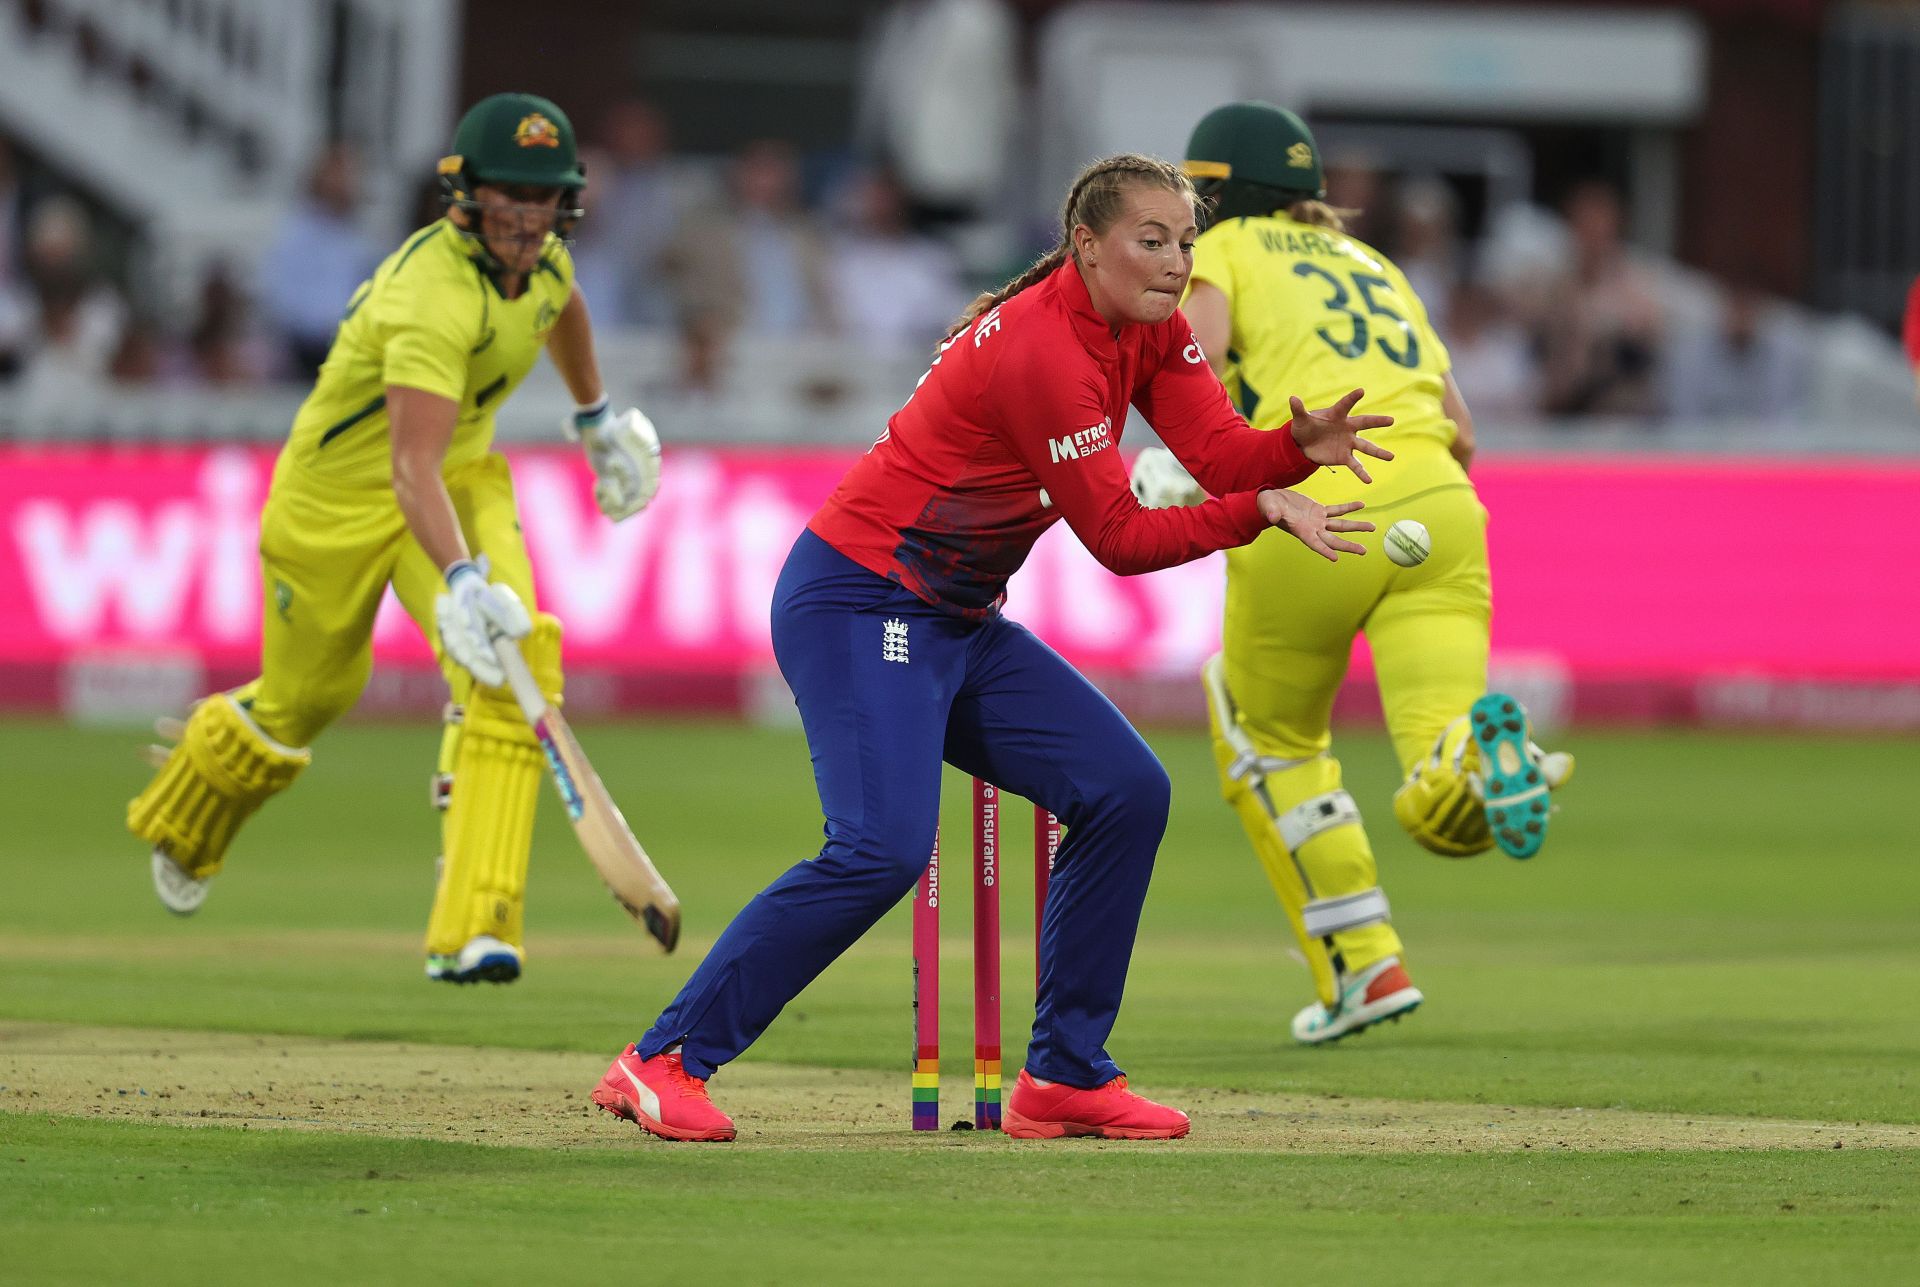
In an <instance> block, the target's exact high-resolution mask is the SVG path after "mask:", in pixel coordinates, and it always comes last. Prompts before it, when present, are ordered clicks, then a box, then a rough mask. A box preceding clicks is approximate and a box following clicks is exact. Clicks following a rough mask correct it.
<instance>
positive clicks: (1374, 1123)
mask: <svg viewBox="0 0 1920 1287" xmlns="http://www.w3.org/2000/svg"><path fill="white" fill-rule="evenodd" d="M606 1058H607V1056H605V1055H590V1054H555V1053H551V1052H536V1051H520V1050H502V1049H497V1048H492V1047H481V1048H474V1047H464V1046H439V1045H426V1044H404V1043H397V1042H372V1041H367V1042H361V1041H335V1040H320V1039H316V1038H312V1037H271V1036H257V1035H248V1034H232V1033H218V1032H174V1031H151V1030H146V1029H138V1028H98V1027H87V1026H80V1025H68V1024H36V1023H18V1022H4V1023H0V1111H7V1112H24V1113H59V1114H71V1115H75V1116H81V1117H94V1118H101V1119H109V1120H124V1121H139V1122H146V1123H151V1124H159V1125H175V1126H181V1125H186V1126H199V1125H216V1126H230V1127H232V1126H237V1127H246V1128H248V1129H261V1128H265V1129H293V1130H322V1131H339V1132H348V1133H355V1132H365V1133H372V1134H378V1135H386V1136H404V1137H412V1138H419V1139H445V1140H460V1141H465V1142H469V1143H478V1144H503V1145H519V1146H525V1147H535V1148H579V1149H586V1148H638V1147H654V1146H659V1147H665V1146H664V1145H658V1144H657V1142H654V1141H648V1140H644V1139H643V1138H642V1137H641V1136H640V1134H639V1133H638V1132H637V1131H636V1130H635V1129H634V1128H633V1127H631V1126H629V1125H627V1124H625V1123H622V1122H617V1121H615V1120H614V1119H612V1118H610V1117H607V1116H605V1115H604V1114H602V1113H600V1112H598V1111H597V1110H595V1109H594V1108H593V1106H592V1104H591V1103H590V1102H589V1100H588V1098H587V1095H588V1092H589V1091H590V1090H591V1089H592V1087H593V1085H594V1083H595V1082H596V1081H597V1080H598V1078H599V1077H600V1074H601V1073H602V1072H603V1071H605V1068H606ZM958 1071H960V1070H956V1072H958ZM906 1080H907V1079H906V1075H905V1073H904V1072H902V1073H901V1074H899V1075H891V1074H887V1073H880V1072H873V1071H870V1070H837V1069H827V1068H812V1067H797V1066H793V1065H778V1064H759V1063H741V1064H737V1065H735V1066H734V1067H732V1068H729V1069H728V1070H727V1072H726V1076H725V1078H724V1079H723V1080H717V1081H716V1083H715V1091H716V1093H717V1096H718V1098H719V1101H720V1103H721V1105H722V1107H724V1108H726V1109H727V1110H728V1111H729V1112H730V1113H732V1114H733V1116H734V1118H735V1119H736V1120H737V1121H738V1122H739V1124H740V1141H739V1145H738V1146H744V1147H749V1148H751V1147H756V1146H758V1147H775V1148H785V1149H794V1148H800V1149H846V1148H854V1149H872V1148H943V1147H948V1148H951V1147H968V1148H1004V1147H1044V1146H1041V1145H1024V1144H1015V1143H1013V1142H1009V1141H1004V1140H1001V1139H999V1138H998V1137H991V1138H990V1137H987V1136H983V1135H979V1134H974V1133H968V1132H961V1131H943V1132H941V1133H940V1134H939V1135H938V1136H933V1137H928V1136H920V1137H916V1136H914V1135H913V1133H912V1132H910V1131H908V1130H907V1129H905V1117H906V1114H905V1109H906V1103H907V1100H906ZM948 1085H949V1088H948V1092H947V1097H946V1105H945V1107H946V1108H947V1113H946V1116H945V1118H944V1119H943V1120H946V1121H949V1122H950V1121H952V1120H953V1119H954V1118H957V1117H960V1116H961V1115H962V1113H963V1111H970V1104H963V1102H962V1098H963V1096H967V1097H970V1095H971V1091H972V1085H971V1078H968V1077H963V1076H959V1075H956V1076H954V1077H952V1078H950V1079H949V1083H948ZM1155 1090H1156V1091H1157V1092H1158V1093H1160V1094H1161V1097H1163V1098H1164V1099H1166V1100H1167V1101H1168V1102H1170V1103H1175V1104H1179V1105H1181V1106H1182V1107H1184V1108H1186V1109H1187V1111H1188V1112H1189V1113H1191V1114H1192V1116H1193V1122H1194V1126H1193V1135H1192V1137H1191V1138H1190V1139H1188V1140H1186V1141H1184V1142H1183V1143H1181V1144H1178V1145H1175V1146H1173V1147H1178V1148H1182V1149H1200V1150H1203V1151H1209V1152H1212V1151H1220V1152H1239V1151H1258V1152H1290V1153H1353V1152H1364V1153H1468V1152H1506V1151H1521V1150H1526V1149H1535V1150H1543V1151H1573V1152H1612V1151H1627V1150H1644V1149H1770V1148H1806V1149H1816V1148H1819V1149H1831V1148H1836V1147H1845V1148H1920V1126H1913V1125H1891V1124H1879V1123H1863V1124H1861V1123H1837V1122H1811V1121H1780V1120H1771V1119H1763V1118H1743V1117H1705V1116H1700V1115H1698V1114H1693V1115H1687V1114H1663V1113H1639V1112H1628V1111H1624V1110H1619V1109H1583V1108H1533V1107H1521V1106H1515V1105H1506V1104H1461V1103H1448V1102H1437V1101H1430V1100H1405V1101H1402V1100H1384V1099H1348V1098H1338V1097H1331V1096H1325V1095H1287V1094H1277V1093H1259V1092H1233V1091H1221V1090H1215V1089H1200V1088H1178V1087H1165V1088H1160V1087H1156V1088H1155ZM1086 1146H1087V1147H1108V1146H1105V1145H1093V1144H1089V1145H1086ZM1114 1147H1127V1146H1114ZM1133 1147H1138V1146H1133Z"/></svg>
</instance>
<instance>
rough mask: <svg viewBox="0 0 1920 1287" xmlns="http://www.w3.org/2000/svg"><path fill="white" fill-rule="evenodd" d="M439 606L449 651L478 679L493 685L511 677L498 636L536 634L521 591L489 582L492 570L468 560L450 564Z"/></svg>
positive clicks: (442, 634)
mask: <svg viewBox="0 0 1920 1287" xmlns="http://www.w3.org/2000/svg"><path fill="white" fill-rule="evenodd" d="M433 611H434V616H435V617H436V618H437V619H438V621H439V625H440V646H441V647H442V648H444V649H446V653H447V656H449V657H451V658H453V659H454V660H455V661H457V662H459V663H460V664H461V665H462V666H465V667H466V668H467V670H468V672H469V673H470V674H472V676H473V678H474V682H475V683H478V684H481V685H483V686H485V687H488V688H495V687H498V686H499V685H500V684H502V683H504V682H505V681H506V678H507V676H506V672H504V671H502V670H501V669H500V659H499V658H498V657H496V656H494V654H493V640H494V637H495V636H496V635H505V636H506V637H507V638H509V639H525V638H526V637H527V636H528V635H529V634H531V633H533V619H532V618H531V617H529V616H528V615H527V609H526V606H525V605H524V604H522V603H521V602H520V596H519V595H517V594H515V593H514V592H513V591H512V590H511V589H509V588H508V587H506V586H504V585H494V584H493V583H492V582H490V581H488V580H487V577H486V573H484V572H482V571H481V570H480V569H479V567H478V566H476V565H475V564H474V563H472V562H471V561H469V560H466V559H462V560H461V561H460V562H458V563H455V564H454V565H453V566H452V567H450V568H448V569H447V592H446V593H445V594H443V595H441V596H439V597H438V598H437V599H435V600H434V601H433Z"/></svg>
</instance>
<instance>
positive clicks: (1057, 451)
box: [1047, 416, 1113, 465]
mask: <svg viewBox="0 0 1920 1287" xmlns="http://www.w3.org/2000/svg"><path fill="white" fill-rule="evenodd" d="M1111 446H1113V417H1112V416H1108V417H1107V418H1106V419H1105V420H1102V421H1101V422H1100V423H1099V424H1097V425H1095V426H1094V427H1093V428H1091V429H1082V430H1080V432H1078V433H1070V434H1067V435H1065V436H1064V437H1060V438H1049V439H1047V450H1048V451H1049V452H1050V453H1051V454H1052V456H1053V463H1054V464H1056V465H1057V464H1059V463H1060V462H1061V461H1063V460H1078V459H1080V457H1082V456H1091V455H1092V454H1093V453H1094V452H1096V451H1105V450H1106V449H1107V448H1109V447H1111Z"/></svg>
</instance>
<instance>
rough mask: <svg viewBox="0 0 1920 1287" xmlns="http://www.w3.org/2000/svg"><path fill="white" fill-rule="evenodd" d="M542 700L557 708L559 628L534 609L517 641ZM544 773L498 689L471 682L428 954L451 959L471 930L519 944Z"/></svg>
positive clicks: (527, 733)
mask: <svg viewBox="0 0 1920 1287" xmlns="http://www.w3.org/2000/svg"><path fill="white" fill-rule="evenodd" d="M521 648H522V650H523V651H524V653H525V654H526V658H527V665H528V668H529V669H531V670H532V671H533V674H534V678H535V679H536V680H538V681H539V684H540V689H541V691H542V692H543V693H545V694H546V697H547V700H548V701H550V702H552V703H554V704H555V705H558V704H559V702H560V687H561V677H560V622H559V620H558V619H557V618H555V617H553V616H551V615H549V614H547V613H539V614H536V616H535V617H534V625H533V633H532V634H531V635H529V636H528V637H527V638H526V639H525V640H523V641H522V643H521ZM545 776H546V774H545V766H544V763H543V761H542V759H541V753H540V746H539V743H538V741H537V740H535V738H534V736H533V730H532V729H530V728H529V727H527V721H526V718H525V716H523V715H522V714H521V713H520V707H519V705H518V704H516V703H515V702H514V700H513V697H512V695H511V694H509V693H508V692H507V691H506V690H505V689H504V688H481V687H479V686H477V685H476V686H475V687H474V689H473V694H472V697H471V699H470V700H469V702H468V705H467V708H466V714H465V718H464V720H463V722H462V723H461V724H460V726H459V733H458V741H457V745H456V749H455V751H454V756H453V786H452V792H451V798H450V800H449V804H448V808H447V811H446V814H445V815H444V818H443V821H442V823H441V832H442V840H443V842H444V844H445V854H446V862H445V863H444V864H442V866H441V870H440V884H439V887H438V888H437V889H436V890H435V892H434V899H433V913H432V916H431V917H430V918H429V920H428V922H427V951H428V953H429V954H444V955H452V954H453V953H456V952H458V951H459V950H460V949H461V948H462V947H464V946H465V945H466V944H467V942H468V941H469V940H470V939H472V938H474V937H475V936H477V935H480V934H491V935H492V936H494V937H495V938H498V939H501V940H503V941H504V942H507V943H510V944H512V945H513V946H515V947H520V946H522V942H523V939H524V938H525V928H524V911H523V909H524V903H525V898H526V888H527V861H528V857H529V855H530V853H531V851H532V848H533V815H534V807H535V805H536V804H537V803H538V801H539V799H540V790H541V780H542V779H543V778H544V777H545Z"/></svg>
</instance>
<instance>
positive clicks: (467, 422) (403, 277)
mask: <svg viewBox="0 0 1920 1287" xmlns="http://www.w3.org/2000/svg"><path fill="white" fill-rule="evenodd" d="M572 295H573V259H572V257H571V256H570V255H569V254H568V253H567V248H566V245H565V244H564V243H563V242H562V241H561V240H560V239H559V238H558V237H555V236H553V235H551V234H549V235H548V237H547V244H546V246H545V248H544V249H543V250H542V251H541V254H540V261H539V264H538V266H537V267H536V268H535V269H534V271H533V273H532V274H531V275H530V276H529V278H528V280H527V288H526V289H525V290H524V291H522V292H521V293H520V296H519V298H517V299H512V300H509V299H506V298H504V297H503V296H502V295H501V293H500V287H499V285H498V284H497V283H496V282H495V281H494V279H493V278H492V277H491V276H489V275H488V273H487V271H486V269H485V268H484V267H483V266H482V264H481V263H480V261H479V260H478V259H476V258H475V257H474V253H473V251H472V248H471V245H470V243H469V241H468V239H467V238H466V237H465V236H464V235H462V233H461V232H460V230H459V229H457V228H455V227H454V226H453V225H452V224H451V223H449V222H448V221H447V220H445V219H441V220H439V221H438V222H436V223H432V224H429V225H428V226H427V227H425V228H422V229H421V230H420V231H418V232H416V233H414V234H413V236H411V237H409V238H408V239H407V241H406V243H405V244H404V245H402V246H401V247H400V249H398V250H396V251H394V252H393V254H391V255H389V256H387V258H386V261H385V262H383V263H382V264H381V265H380V267H378V268H376V269H375V270H374V273H373V276H372V277H371V278H369V279H368V280H367V281H365V282H363V283H361V285H360V288H359V289H358V290H356V291H354V293H353V298H352V300H351V301H349V302H348V304H347V311H346V314H345V316H344V317H342V319H341V322H340V329H339V331H338V332H337V333H336V334H335V335H334V339H333V347H332V348H331V349H330V350H329V351H328V353H327V360H326V363H325V365H323V366H322V367H321V368H320V378H319V380H318V382H316V383H315V385H314V387H313V392H312V393H311V394H309V395H308V396H307V400H306V401H305V402H304V403H303V404H301V407H300V413H299V415H297V416H296V417H295V418H294V422H293V434H292V436H291V438H289V440H288V442H287V447H286V450H285V451H284V452H282V454H281V464H280V467H281V469H283V470H284V469H292V470H295V471H297V472H298V473H300V474H302V475H304V476H305V477H307V478H309V479H313V480H316V481H321V482H324V483H326V484H328V485H330V486H333V487H338V488H342V489H352V490H362V489H366V490H373V489H379V488H386V487H391V486H392V483H393V460H392V444H391V443H390V442H389V440H388V425H387V414H386V405H387V386H388V385H391V384H398V385H404V386H406V387H407V388H411V389H423V390H425V391H426V392H428V393H437V394H439V395H440V396H441V397H444V398H451V399H453V400H454V401H456V402H458V403H459V404H460V419H459V421H458V423H457V424H456V425H455V427H454V431H453V442H452V444H451V445H450V446H449V447H448V449H447V459H446V465H445V472H447V473H452V472H453V471H454V470H456V469H458V468H459V467H461V466H463V465H466V464H469V463H471V462H472V461H474V460H477V459H479V458H480V457H481V456H484V455H485V454H486V453H487V451H488V450H489V448H490V447H491V446H492V443H493V417H494V412H495V411H496V410H497V409H498V408H499V406H500V404H501V403H503V402H505V401H506V400H507V396H508V395H509V394H511V393H512V392H513V391H514V389H516V388H518V387H519V384H520V382H521V381H522V380H524V379H525V378H526V376H527V372H528V371H530V370H532V369H533V363H534V360H535V359H536V358H537V357H539V355H540V350H541V347H542V346H543V345H545V344H546V342H547V335H548V333H549V332H550V331H552V329H553V324H554V321H555V319H557V318H558V317H559V316H560V310H561V309H562V308H564V307H566V304H567V301H568V300H569V299H570V298H571V297H572Z"/></svg>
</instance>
